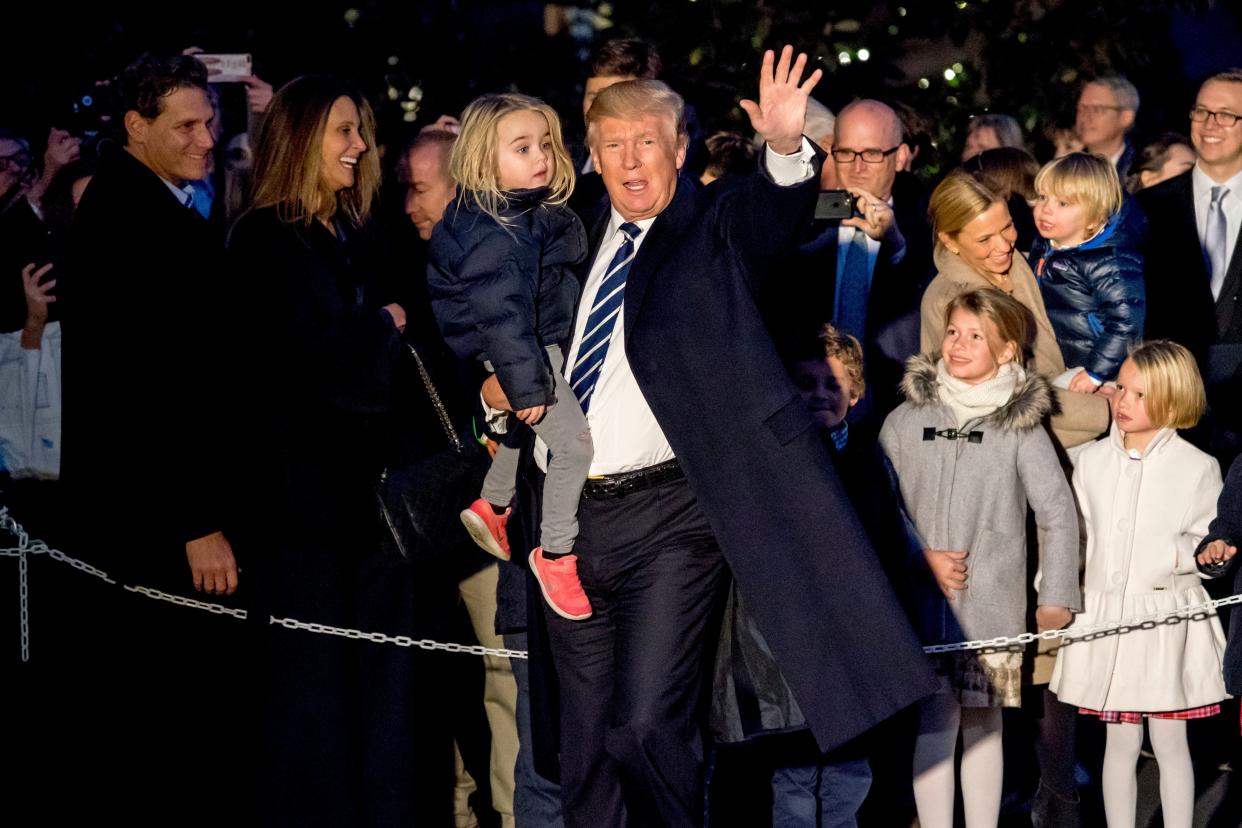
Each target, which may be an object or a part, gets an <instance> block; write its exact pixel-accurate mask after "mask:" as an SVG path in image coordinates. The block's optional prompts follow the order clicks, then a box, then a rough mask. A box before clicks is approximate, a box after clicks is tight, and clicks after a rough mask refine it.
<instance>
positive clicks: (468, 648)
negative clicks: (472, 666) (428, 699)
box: [271, 616, 527, 658]
mask: <svg viewBox="0 0 1242 828" xmlns="http://www.w3.org/2000/svg"><path fill="white" fill-rule="evenodd" d="M271 623H272V624H274V625H276V626H278V627H284V628H285V629H287V630H301V631H303V632H312V633H318V634H319V635H335V636H339V637H340V638H348V639H351V640H355V641H357V640H362V641H370V642H372V643H375V644H395V645H396V646H398V647H417V648H418V649H420V650H428V651H434V650H440V651H443V652H446V653H467V654H469V655H477V656H497V657H499V658H526V657H527V654H526V651H525V650H510V649H507V648H505V647H483V646H479V645H477V644H456V643H453V642H448V643H445V642H442V641H433V640H431V639H429V638H410V637H409V636H408V635H386V634H385V633H381V632H370V633H368V632H362V631H360V630H352V629H349V628H347V627H333V626H330V625H328V624H316V623H314V622H311V621H298V620H297V619H296V618H276V617H275V616H273V617H272V618H271Z"/></svg>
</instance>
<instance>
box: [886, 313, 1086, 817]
mask: <svg viewBox="0 0 1242 828" xmlns="http://www.w3.org/2000/svg"><path fill="white" fill-rule="evenodd" d="M1026 313H1027V312H1026V311H1025V309H1024V308H1023V307H1022V306H1021V305H1020V304H1019V303H1018V302H1016V301H1015V300H1013V299H1011V298H1009V297H1008V296H1006V295H1005V294H1004V293H1002V292H1000V291H998V290H993V289H983V290H975V291H970V292H968V293H964V294H962V295H960V296H958V297H957V298H955V299H954V300H953V301H951V302H950V303H949V305H948V308H947V309H946V313H945V317H946V327H945V336H944V340H943V344H942V352H943V358H937V357H936V356H935V355H932V356H927V355H922V356H916V357H913V358H912V359H911V360H910V361H909V363H908V364H907V373H906V376H905V379H904V380H903V381H902V391H903V393H904V394H905V396H906V402H904V403H903V404H902V405H901V406H899V407H898V408H897V409H896V410H895V411H894V412H893V413H892V414H890V415H889V417H888V419H887V420H886V421H885V422H884V427H883V429H882V430H881V433H880V444H881V446H882V447H883V449H884V451H885V453H886V454H887V455H888V458H889V460H890V461H891V462H892V464H893V468H894V470H895V471H896V473H897V479H898V482H899V485H900V489H901V495H902V499H903V500H904V502H905V505H906V509H907V511H908V513H909V515H910V518H911V519H912V521H913V523H914V528H915V529H916V531H917V533H918V536H919V537H920V538H921V539H922V546H923V552H922V555H921V556H920V557H919V559H916V560H911V561H910V567H909V570H910V573H911V578H912V579H913V580H914V581H916V583H915V584H914V586H913V589H912V590H911V591H910V593H911V594H912V595H913V596H914V597H913V598H912V600H913V601H915V603H916V605H917V606H915V607H914V608H913V614H914V616H915V623H916V625H917V626H918V627H919V628H920V633H921V635H922V636H923V641H924V643H926V644H942V643H951V642H957V641H965V640H970V639H978V638H995V637H998V636H1014V635H1018V634H1020V633H1022V632H1024V631H1025V624H1024V619H1025V617H1026V578H1025V575H1026V572H1025V570H1026V550H1027V544H1026V536H1025V533H1026V515H1027V506H1028V504H1029V505H1030V506H1031V507H1033V508H1034V511H1035V517H1036V521H1037V523H1038V525H1039V526H1040V528H1041V529H1042V530H1043V532H1044V533H1045V535H1046V537H1045V539H1044V543H1043V547H1042V555H1043V561H1042V563H1041V573H1040V574H1039V575H1037V576H1036V582H1037V584H1036V585H1037V588H1038V591H1039V607H1038V609H1037V611H1036V614H1035V618H1036V622H1037V624H1038V626H1039V627H1040V629H1056V628H1060V627H1063V626H1065V625H1066V624H1067V623H1069V621H1070V618H1071V611H1072V610H1076V609H1078V608H1079V604H1080V594H1079V588H1078V520H1077V516H1076V513H1075V509H1074V500H1073V495H1072V494H1071V492H1070V487H1069V483H1068V482H1067V481H1066V479H1065V474H1064V472H1062V470H1061V465H1060V462H1059V461H1058V459H1057V455H1056V452H1055V450H1054V449H1053V446H1052V441H1051V439H1050V438H1049V437H1048V434H1047V432H1046V431H1045V430H1044V428H1043V421H1044V418H1045V417H1046V416H1047V415H1048V414H1049V413H1050V410H1051V408H1052V392H1051V389H1050V387H1049V385H1048V382H1047V380H1045V379H1044V378H1042V377H1040V376H1037V375H1033V374H1032V375H1028V374H1027V373H1026V372H1025V371H1024V370H1023V368H1022V348H1023V343H1026V342H1027V337H1028V326H1027V321H1026ZM934 658H935V667H936V669H937V671H938V672H939V674H940V675H941V677H942V681H943V684H942V692H941V693H939V694H937V695H935V696H932V697H931V698H930V699H927V700H924V701H923V702H921V703H920V710H919V734H918V741H917V742H916V746H915V754H914V795H915V803H916V805H917V806H918V812H919V823H920V825H922V826H923V828H939V826H944V828H950V826H952V825H953V799H954V787H955V782H956V780H955V779H954V771H953V764H954V762H953V756H954V750H955V747H956V743H957V736H958V731H959V730H960V731H961V735H962V743H963V754H962V801H963V803H964V806H965V817H966V825H967V828H976V826H985V825H986V826H994V825H995V824H996V821H997V819H998V818H999V814H1000V801H1001V782H1002V776H1003V771H1004V765H1003V761H1002V754H1001V708H1002V707H1016V706H1018V704H1019V703H1020V676H1019V674H1020V671H1021V665H1022V652H1021V650H1020V649H1018V650H1016V651H1012V652H1010V651H1003V652H986V651H971V652H957V653H950V654H947V655H943V656H935V657H934Z"/></svg>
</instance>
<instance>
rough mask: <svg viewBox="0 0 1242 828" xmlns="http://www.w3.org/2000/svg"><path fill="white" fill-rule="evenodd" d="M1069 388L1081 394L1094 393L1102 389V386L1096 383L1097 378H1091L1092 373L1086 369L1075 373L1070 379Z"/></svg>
mask: <svg viewBox="0 0 1242 828" xmlns="http://www.w3.org/2000/svg"><path fill="white" fill-rule="evenodd" d="M1069 390H1071V391H1077V392H1078V393H1080V394H1094V393H1095V392H1096V391H1099V390H1100V386H1098V385H1096V383H1095V380H1093V379H1091V375H1090V374H1088V373H1087V372H1086V371H1085V370H1084V371H1079V372H1078V373H1077V374H1074V378H1073V379H1072V380H1070V384H1069Z"/></svg>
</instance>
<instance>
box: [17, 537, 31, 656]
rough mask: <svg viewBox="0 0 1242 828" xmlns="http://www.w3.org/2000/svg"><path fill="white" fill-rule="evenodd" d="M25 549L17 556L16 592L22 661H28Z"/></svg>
mask: <svg viewBox="0 0 1242 828" xmlns="http://www.w3.org/2000/svg"><path fill="white" fill-rule="evenodd" d="M26 552H27V550H25V549H22V550H20V552H19V554H18V557H17V593H18V596H19V600H20V601H21V610H20V612H21V636H22V663H23V664H24V663H26V662H28V661H30V585H29V575H30V558H29V555H27V554H26Z"/></svg>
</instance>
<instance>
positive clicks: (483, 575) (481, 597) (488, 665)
mask: <svg viewBox="0 0 1242 828" xmlns="http://www.w3.org/2000/svg"><path fill="white" fill-rule="evenodd" d="M499 572H500V564H499V563H495V564H492V565H491V566H488V567H485V568H484V569H482V570H481V571H479V572H476V573H475V574H474V575H471V576H470V577H469V578H466V579H465V580H464V581H462V582H461V583H460V584H458V587H457V589H458V592H459V594H460V595H461V599H462V601H464V602H465V604H466V611H467V612H468V613H469V614H470V624H471V626H472V627H474V634H475V637H476V638H477V639H478V640H479V643H480V644H482V645H483V646H484V647H495V648H502V647H504V646H505V643H504V641H503V639H501V637H500V636H499V635H497V634H496V582H497V580H498V578H499ZM468 657H471V658H472V657H473V656H468ZM483 669H484V678H483V710H484V712H485V713H486V715H487V724H488V727H489V728H490V729H491V731H492V758H491V784H492V806H493V807H494V808H495V809H496V813H498V814H500V821H501V822H500V824H501V826H502V828H513V826H514V820H513V768H514V765H515V764H516V763H517V752H518V735H517V682H516V681H515V680H514V678H513V670H512V669H511V668H510V667H509V659H507V658H500V657H498V656H484V657H483ZM474 790H475V784H474V780H473V779H471V778H470V775H469V774H468V773H466V770H465V768H464V767H463V766H462V763H461V754H460V753H458V754H457V786H456V789H455V792H454V806H453V809H454V813H455V814H456V822H457V828H471V826H474V825H476V824H477V822H476V821H475V818H474V815H473V814H472V813H471V812H470V806H469V804H468V802H467V799H468V797H469V796H470V794H471V793H472V792H473V791H474Z"/></svg>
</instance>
